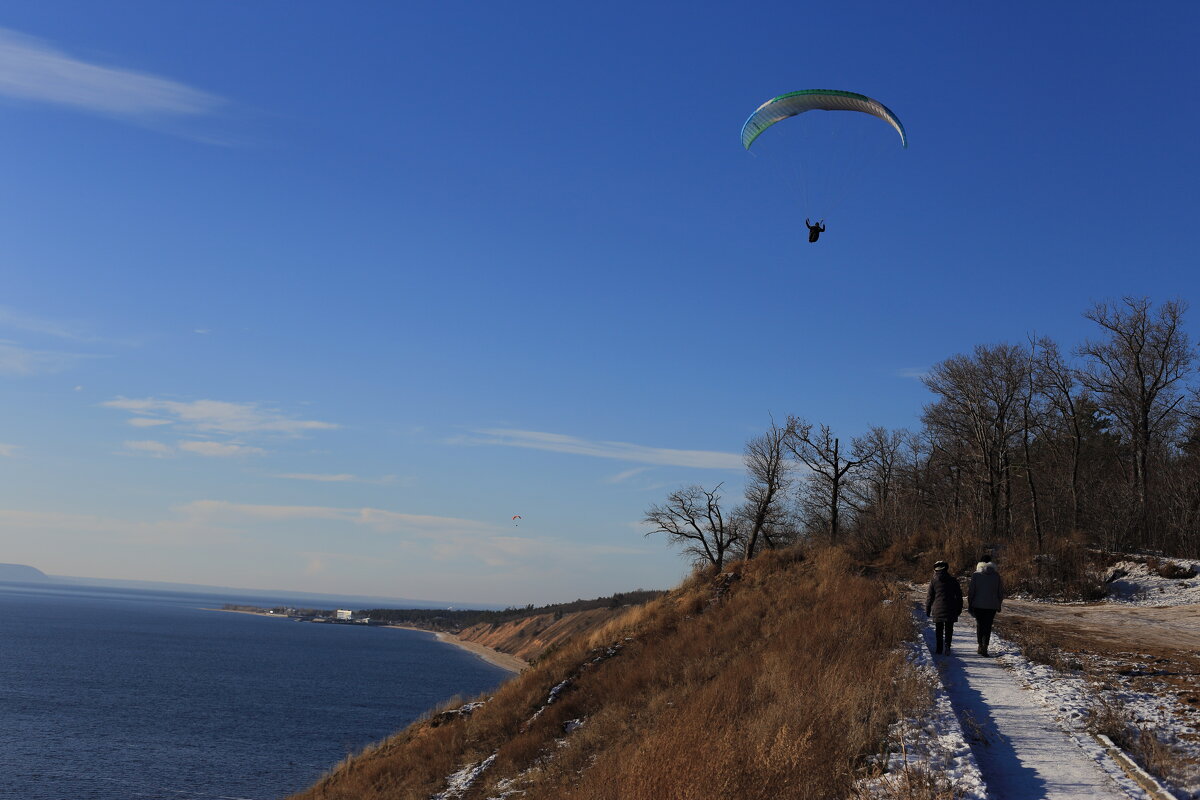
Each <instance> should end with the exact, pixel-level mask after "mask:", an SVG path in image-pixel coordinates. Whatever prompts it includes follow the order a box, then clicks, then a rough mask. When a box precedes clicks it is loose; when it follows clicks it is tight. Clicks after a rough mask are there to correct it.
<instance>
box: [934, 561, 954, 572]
mask: <svg viewBox="0 0 1200 800" xmlns="http://www.w3.org/2000/svg"><path fill="white" fill-rule="evenodd" d="M933 569H934V571H935V572H941V571H942V570H944V569H950V565H949V564H947V563H946V562H945V561H935V562H933Z"/></svg>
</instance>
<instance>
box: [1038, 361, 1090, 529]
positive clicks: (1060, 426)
mask: <svg viewBox="0 0 1200 800" xmlns="http://www.w3.org/2000/svg"><path fill="white" fill-rule="evenodd" d="M1035 347H1036V356H1035V358H1034V370H1035V371H1036V372H1037V373H1038V376H1039V378H1040V382H1039V388H1040V391H1041V393H1042V396H1043V397H1044V398H1045V400H1046V402H1047V403H1048V406H1049V408H1048V409H1047V410H1048V411H1049V412H1050V418H1051V419H1053V420H1054V423H1055V424H1054V425H1053V427H1054V428H1055V429H1056V430H1055V431H1053V432H1051V433H1050V435H1048V436H1046V437H1045V439H1046V440H1047V441H1048V442H1049V443H1050V446H1051V447H1052V448H1055V449H1058V448H1057V443H1058V440H1059V436H1058V435H1056V434H1057V433H1058V432H1060V431H1061V432H1062V434H1064V435H1065V439H1066V442H1067V447H1066V448H1063V449H1065V450H1066V463H1067V466H1066V470H1067V479H1066V481H1065V483H1066V485H1067V489H1068V496H1069V498H1070V512H1069V515H1068V517H1067V527H1068V528H1069V529H1070V530H1075V529H1076V528H1078V527H1079V507H1080V497H1081V489H1080V465H1081V457H1082V452H1083V437H1084V418H1085V414H1086V411H1085V410H1084V409H1085V408H1086V406H1087V392H1086V390H1084V389H1083V388H1082V387H1081V386H1080V385H1079V382H1078V381H1077V380H1076V377H1075V376H1076V372H1075V370H1074V369H1072V368H1071V367H1069V366H1068V365H1067V363H1066V362H1065V361H1064V360H1063V357H1062V354H1061V353H1060V352H1059V349H1058V345H1057V344H1056V343H1055V342H1054V340H1052V339H1047V338H1042V339H1039V340H1038V341H1037V343H1036V345H1035Z"/></svg>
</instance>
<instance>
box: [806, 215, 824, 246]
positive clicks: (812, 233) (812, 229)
mask: <svg viewBox="0 0 1200 800" xmlns="http://www.w3.org/2000/svg"><path fill="white" fill-rule="evenodd" d="M804 224H805V225H807V226H808V240H809V241H810V242H815V241H816V240H817V239H818V238H819V237H820V236H821V234H822V233H824V232H825V220H819V221H818V222H817V224H816V225H813V224H812V223H811V222H809V221H808V217H805V218H804Z"/></svg>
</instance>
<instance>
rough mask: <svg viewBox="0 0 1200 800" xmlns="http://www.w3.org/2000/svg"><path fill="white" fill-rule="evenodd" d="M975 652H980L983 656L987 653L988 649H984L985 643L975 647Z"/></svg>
mask: <svg viewBox="0 0 1200 800" xmlns="http://www.w3.org/2000/svg"><path fill="white" fill-rule="evenodd" d="M975 652H976V653H979V655H981V656H986V655H987V651H986V650H984V649H983V645H979V647H977V648H975Z"/></svg>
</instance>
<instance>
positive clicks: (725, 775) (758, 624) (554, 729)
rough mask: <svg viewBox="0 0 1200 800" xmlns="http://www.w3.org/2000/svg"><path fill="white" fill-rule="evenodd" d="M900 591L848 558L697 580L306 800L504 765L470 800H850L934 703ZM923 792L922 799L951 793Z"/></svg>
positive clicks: (766, 560) (420, 793)
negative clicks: (505, 787) (885, 747)
mask: <svg viewBox="0 0 1200 800" xmlns="http://www.w3.org/2000/svg"><path fill="white" fill-rule="evenodd" d="M890 591H892V590H889V589H888V588H887V587H886V586H885V585H884V584H883V583H882V582H879V581H875V580H871V579H868V578H865V577H862V576H861V575H858V574H856V570H855V569H854V568H853V564H852V563H851V561H850V559H849V558H848V557H847V556H846V555H845V554H844V553H843V552H841V551H838V550H825V551H821V552H816V553H812V554H810V556H809V557H808V558H807V559H804V560H801V559H800V557H799V554H798V553H795V552H791V553H767V554H764V555H763V556H761V557H759V558H757V559H755V560H754V561H753V562H751V563H749V564H739V565H735V567H734V572H733V577H730V575H728V574H727V575H725V576H717V575H713V574H711V573H706V574H701V575H698V576H695V577H693V578H692V579H690V580H688V581H687V582H685V583H684V585H682V586H681V587H680V588H679V589H677V590H676V591H675V592H673V593H671V594H669V595H667V596H665V597H663V598H660V599H659V600H656V601H654V602H652V603H649V604H647V605H646V606H642V607H639V608H636V609H633V610H632V611H631V613H630V614H629V615H627V616H626V617H625V618H624V619H623V620H621V621H620V622H619V623H616V622H614V623H612V624H611V626H610V627H608V628H606V629H604V630H602V631H598V632H596V633H594V634H592V635H591V636H590V637H589V639H588V640H586V641H579V642H575V641H571V642H568V643H566V644H565V645H563V646H561V647H560V648H559V649H558V650H556V651H555V652H554V653H552V654H549V655H548V656H547V657H546V658H544V659H543V660H542V661H540V662H539V664H538V665H537V666H536V667H534V668H533V669H530V670H528V671H527V672H525V673H523V674H522V675H521V676H519V677H517V678H514V679H513V680H511V681H510V682H508V683H507V684H505V685H504V686H503V687H501V689H500V690H499V691H498V692H497V693H496V695H495V697H493V698H492V700H491V701H490V702H489V703H488V704H487V705H486V706H485V707H483V708H481V709H479V710H478V711H476V712H475V713H474V714H473V715H471V716H470V717H468V718H465V719H453V720H451V721H448V722H445V723H443V724H440V725H439V726H438V727H436V728H433V727H430V726H429V724H428V722H427V723H418V724H416V725H414V726H412V727H410V728H409V729H408V730H406V731H404V732H402V733H400V734H398V735H397V736H395V737H393V738H392V739H389V740H388V741H386V742H384V743H382V744H381V745H379V746H378V747H376V748H373V749H372V750H370V751H368V752H366V753H364V754H362V755H361V756H359V757H357V758H353V759H350V760H348V761H347V762H344V763H343V764H341V765H339V767H338V768H337V769H336V770H334V771H333V772H332V773H331V774H330V775H329V776H328V777H327V778H326V779H324V780H323V781H322V782H321V783H319V784H318V785H317V786H315V787H313V788H312V789H310V790H309V791H307V792H305V793H302V794H300V795H297V796H296V798H297V800H299V798H304V800H351V799H353V800H375V799H378V800H383V798H390V799H395V800H410V799H411V800H417V798H420V800H428V798H429V797H430V795H432V794H434V793H436V792H439V791H442V790H444V789H445V783H444V778H445V776H447V775H449V774H451V773H453V772H455V771H457V770H459V769H460V768H462V767H463V766H464V765H466V764H467V763H470V762H477V761H480V760H482V759H484V758H486V757H488V756H489V755H492V754H493V753H494V754H496V759H495V761H494V762H493V763H492V765H491V767H490V768H489V769H488V770H487V772H486V773H485V774H484V775H483V776H482V778H481V779H480V780H479V782H478V783H477V785H476V786H474V787H473V788H472V789H471V790H469V791H468V792H467V793H465V794H464V795H463V799H464V800H475V798H483V797H487V796H488V795H489V794H495V793H496V785H497V783H498V782H500V781H501V780H508V781H512V783H511V784H509V785H510V786H513V787H514V788H519V789H521V790H522V791H523V792H524V793H523V794H520V795H516V796H519V797H520V798H522V800H551V799H553V800H601V799H603V800H618V799H619V800H662V799H663V798H671V799H672V800H701V799H703V800H708V799H709V798H729V797H737V798H746V799H747V800H753V799H754V798H821V799H822V800H827V799H829V798H838V797H850V796H852V794H853V791H854V785H855V782H856V780H857V778H858V777H859V776H860V775H861V768H862V766H863V764H864V762H865V759H866V757H867V756H869V755H870V754H872V753H873V752H875V751H877V749H878V748H879V747H880V746H881V744H882V743H883V742H884V741H885V739H886V736H887V729H888V725H889V724H890V723H891V722H893V721H894V720H896V719H897V718H899V717H902V716H907V715H909V714H911V713H912V712H913V710H914V709H916V708H918V707H920V706H921V704H923V703H924V702H926V699H927V696H928V690H927V687H926V686H925V685H924V684H923V682H922V681H921V680H920V679H918V678H917V677H916V676H915V675H914V674H913V673H912V672H911V670H909V669H908V668H907V665H906V663H905V660H904V657H903V656H902V655H901V652H900V644H901V643H902V642H903V641H905V640H907V639H909V638H911V636H912V633H913V629H912V625H913V623H912V618H911V614H910V612H909V609H908V605H907V603H906V602H904V601H903V600H902V599H901V598H900V597H899V596H898V595H892V596H890V597H889V592H890ZM887 600H890V602H885V601H887ZM614 644H619V645H620V648H619V649H618V650H616V651H612V650H609V649H608V648H610V647H611V646H612V645H614ZM613 652H615V654H613V655H611V656H610V657H606V653H613ZM566 679H570V681H571V682H570V684H569V685H568V686H567V688H566V689H564V690H563V691H562V692H561V694H560V695H559V699H558V700H557V701H556V702H555V703H554V704H552V705H548V706H545V708H544V709H543V711H542V713H541V714H540V715H537V716H536V718H534V715H535V712H536V711H537V710H538V709H539V708H541V707H542V706H543V704H544V703H545V701H546V698H547V696H548V695H549V693H550V690H551V688H552V687H554V686H556V685H558V684H560V683H562V682H563V681H564V680H566ZM576 719H583V720H585V723H584V725H583V726H582V727H580V728H578V729H577V730H575V731H574V732H573V733H571V734H570V735H569V736H568V735H566V734H565V733H564V726H565V724H566V723H567V722H568V721H570V720H576ZM914 781H915V782H914V784H913V793H912V794H911V796H912V797H925V796H930V797H932V796H937V795H931V794H921V793H919V792H917V788H918V786H919V785H920V781H919V780H917V778H916V776H914Z"/></svg>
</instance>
